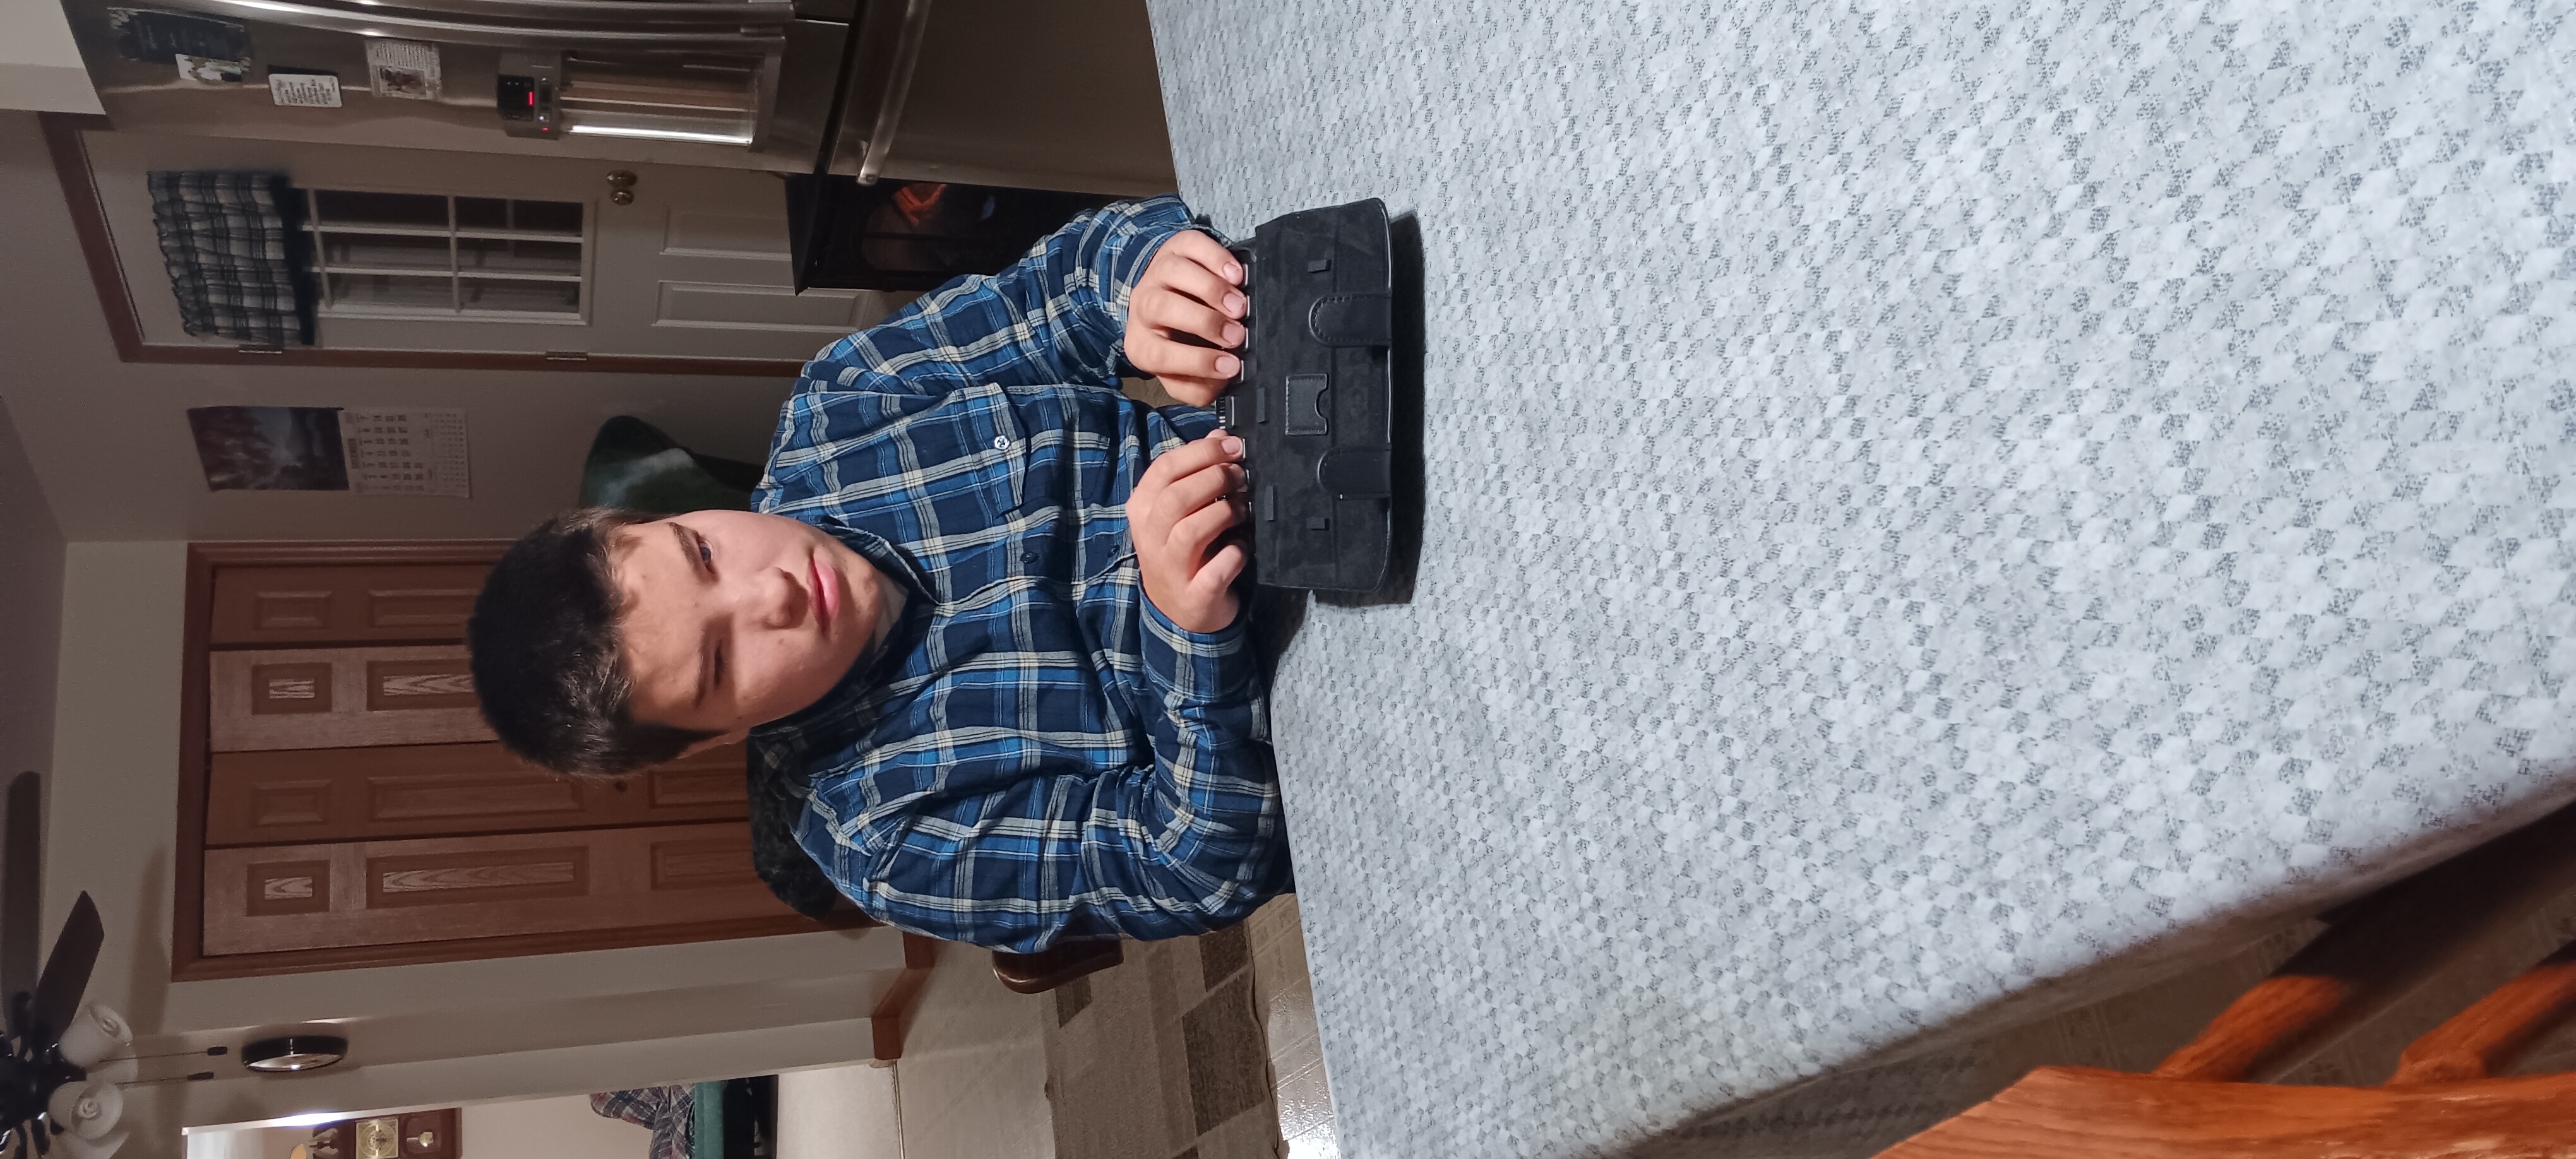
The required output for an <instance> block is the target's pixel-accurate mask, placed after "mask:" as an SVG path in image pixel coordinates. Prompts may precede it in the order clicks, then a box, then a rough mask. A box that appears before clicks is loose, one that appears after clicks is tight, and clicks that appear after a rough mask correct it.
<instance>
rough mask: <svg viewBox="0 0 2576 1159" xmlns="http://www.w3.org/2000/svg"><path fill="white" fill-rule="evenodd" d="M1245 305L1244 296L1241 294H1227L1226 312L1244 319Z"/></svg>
mask: <svg viewBox="0 0 2576 1159" xmlns="http://www.w3.org/2000/svg"><path fill="white" fill-rule="evenodd" d="M1244 304H1245V303H1244V301H1243V295H1241V294H1227V295H1226V296H1225V312H1226V313H1228V314H1232V315H1234V316H1235V317H1237V318H1240V317H1243V307H1244Z"/></svg>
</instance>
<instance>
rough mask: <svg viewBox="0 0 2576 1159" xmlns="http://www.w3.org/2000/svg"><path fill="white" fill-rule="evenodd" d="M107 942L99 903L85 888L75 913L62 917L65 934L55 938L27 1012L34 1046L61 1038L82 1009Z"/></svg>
mask: <svg viewBox="0 0 2576 1159" xmlns="http://www.w3.org/2000/svg"><path fill="white" fill-rule="evenodd" d="M106 942H107V928H106V927H105V926H102V925H100V924H99V920H98V905H97V904H96V903H94V902H92V901H90V900H89V894H88V893H87V892H83V893H82V894H81V895H80V900H79V901H76V902H73V903H72V916H70V917H68V918H65V919H64V920H63V932H62V936H60V937H58V938H55V939H54V952H53V953H52V954H51V955H50V956H48V957H47V958H46V959H45V974H44V977H42V978H39V979H37V980H36V1002H35V1007H34V1010H33V1012H32V1013H30V1014H29V1015H28V1021H29V1023H30V1024H31V1025H29V1027H28V1032H29V1034H30V1035H31V1039H30V1042H31V1043H32V1044H33V1045H34V1046H36V1047H37V1048H39V1049H42V1048H44V1047H49V1046H53V1045H54V1044H55V1043H57V1042H59V1041H60V1040H61V1039H62V1035H63V1030H64V1028H66V1027H68V1026H70V1025H71V1024H72V1016H73V1015H75V1014H78V1013H80V1000H81V991H83V990H86V989H88V988H89V971H90V967H92V966H95V965H97V964H98V949H99V947H100V946H101V945H104V944H105V943H106Z"/></svg>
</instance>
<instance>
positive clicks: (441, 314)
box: [84, 132, 893, 359]
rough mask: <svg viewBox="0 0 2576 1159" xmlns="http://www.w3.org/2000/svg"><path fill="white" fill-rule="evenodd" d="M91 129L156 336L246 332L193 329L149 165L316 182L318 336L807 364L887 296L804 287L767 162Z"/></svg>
mask: <svg viewBox="0 0 2576 1159" xmlns="http://www.w3.org/2000/svg"><path fill="white" fill-rule="evenodd" d="M84 138H85V142H86V144H87V147H88V151H89V157H90V168H91V171H92V176H93V179H94V180H95V182H96V184H97V187H98V192H99V200H100V202H101V204H102V206H103V207H104V209H105V211H106V215H107V221H108V229H109V233H110V235H111V238H112V240H113V241H114V243H115V247H116V254H117V260H118V262H119V264H120V265H121V266H123V268H124V271H125V277H126V283H127V285H128V286H129V287H131V289H132V291H133V294H134V298H135V307H136V313H137V314H138V315H139V316H140V317H141V319H142V324H143V339H144V341H145V342H147V343H154V344H178V343H201V344H205V345H214V346H232V345H235V343H234V342H233V341H232V340H230V339H220V338H214V337H201V338H191V337H189V336H188V335H187V334H186V333H184V332H183V331H182V329H181V327H180V321H179V310H178V305H177V302H176V299H175V297H174V296H173V295H172V293H171V292H170V282H169V275H168V273H167V271H166V269H165V267H164V265H163V262H162V257H161V252H160V243H159V239H158V236H157V234H156V233H155V231H154V228H153V221H152V197H151V193H150V190H149V188H148V187H147V185H146V178H145V175H146V174H147V173H149V172H150V171H152V170H155V169H274V170H278V171H282V172H284V173H286V174H288V175H289V177H290V178H292V180H293V182H294V184H295V185H296V187H297V188H299V189H301V190H305V191H307V196H308V206H309V208H310V210H311V211H312V213H311V216H312V221H311V222H310V223H308V227H307V228H309V229H311V230H312V231H313V239H314V241H315V243H316V244H315V246H314V249H315V253H316V255H317V257H318V259H319V269H318V270H317V275H318V277H319V278H320V281H321V282H322V286H323V305H322V309H321V318H320V321H319V325H318V326H317V328H316V334H315V340H316V341H315V344H316V345H317V346H320V347H324V348H328V349H343V350H352V349H364V350H436V351H499V352H510V353H564V354H571V353H581V354H591V355H608V354H622V355H663V356H672V355H679V356H695V357H712V358H791V359H802V358H806V357H808V356H810V355H812V354H813V353H814V351H816V350H817V349H819V348H821V347H822V346H824V345H826V344H828V343H830V342H831V341H833V340H834V339H836V338H838V337H840V336H841V335H843V334H847V333H849V332H851V331H853V330H856V329H860V328H862V327H865V326H867V325H869V324H871V323H873V322H875V321H876V320H877V319H879V318H881V317H883V316H884V315H885V313H886V312H887V310H888V309H890V308H891V306H892V305H893V302H892V301H890V300H889V298H888V296H887V295H881V294H877V293H873V292H868V291H851V290H808V291H806V292H805V293H804V294H801V295H798V294H793V293H791V292H790V291H789V288H788V261H787V214H786V193H785V191H784V188H783V185H784V182H783V181H782V179H781V178H779V177H778V176H777V175H774V174H770V173H765V172H760V171H756V170H742V169H711V168H698V167H692V166H675V165H637V164H631V163H624V162H612V161H585V160H574V159H559V158H547V157H527V156H519V155H501V154H482V153H455V152H446V151H438V150H426V149H401V148H376V147H370V146H355V145H333V144H314V143H306V142H290V141H260V140H249V139H239V138H213V137H184V136H160V135H152V134H138V133H117V132H90V133H86V134H84ZM613 174H626V175H631V176H632V178H633V180H632V181H621V182H617V183H612V181H611V176H612V175H613ZM621 188H622V189H624V190H625V191H626V192H628V193H629V194H631V195H632V197H631V201H630V202H629V203H627V204H623V205H620V204H617V203H616V201H615V199H614V196H613V195H614V194H615V193H616V192H617V191H618V190H619V189H621Z"/></svg>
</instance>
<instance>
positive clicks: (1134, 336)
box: [1127, 330, 1243, 405]
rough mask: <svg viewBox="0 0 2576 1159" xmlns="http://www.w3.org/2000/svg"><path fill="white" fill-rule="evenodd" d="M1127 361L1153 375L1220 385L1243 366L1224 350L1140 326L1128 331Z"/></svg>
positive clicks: (1241, 362)
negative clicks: (1142, 328)
mask: <svg viewBox="0 0 2576 1159" xmlns="http://www.w3.org/2000/svg"><path fill="white" fill-rule="evenodd" d="M1127 361H1129V362H1133V363H1135V364H1136V368H1137V369H1139V370H1142V371H1144V372H1145V373H1147V374H1151V375H1153V376H1154V377H1156V378H1161V379H1172V378H1186V379H1191V380H1194V381H1198V382H1213V383H1216V384H1218V385H1220V386H1222V385H1223V384H1224V383H1225V382H1226V381H1227V380H1229V379H1232V378H1233V377H1234V376H1235V373H1236V372H1237V371H1240V370H1242V369H1243V360H1242V359H1239V358H1236V357H1235V356H1234V355H1231V354H1228V353H1226V352H1225V351H1222V350H1210V349H1208V348H1207V347H1205V346H1190V345H1186V344H1184V343H1180V342H1175V341H1173V340H1171V339H1170V338H1166V337H1164V336H1162V335H1160V334H1156V333H1153V332H1151V331H1144V330H1131V331H1129V332H1128V335H1127ZM1202 405H1204V404H1202Z"/></svg>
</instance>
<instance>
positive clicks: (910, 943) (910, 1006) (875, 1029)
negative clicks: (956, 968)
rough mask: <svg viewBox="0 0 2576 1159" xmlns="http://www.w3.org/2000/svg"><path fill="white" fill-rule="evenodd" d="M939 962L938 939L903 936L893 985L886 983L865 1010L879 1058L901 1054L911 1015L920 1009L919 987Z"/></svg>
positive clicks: (925, 983) (927, 982)
mask: <svg viewBox="0 0 2576 1159" xmlns="http://www.w3.org/2000/svg"><path fill="white" fill-rule="evenodd" d="M938 964H939V941H938V939H936V938H925V937H923V936H921V935H920V934H913V933H907V934H905V935H904V936H903V973H902V974H901V975H899V976H898V977H896V978H895V980H894V985H892V986H889V987H886V992H885V994H884V996H882V997H880V998H878V999H877V1004H876V1008H875V1009H874V1010H871V1011H869V1012H868V1035H869V1037H870V1038H872V1039H874V1040H875V1041H874V1043H873V1044H872V1047H873V1050H874V1053H875V1055H876V1057H877V1058H878V1059H879V1060H880V1061H884V1062H893V1061H895V1060H897V1059H900V1058H902V1057H903V1040H904V1036H905V1034H906V1033H908V1032H909V1031H910V1030H911V1029H912V1016H913V1015H914V1014H916V1013H919V1012H920V1010H921V996H922V991H924V990H925V989H927V988H928V987H929V985H930V970H931V967H933V966H936V965H938Z"/></svg>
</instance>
